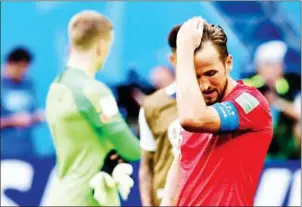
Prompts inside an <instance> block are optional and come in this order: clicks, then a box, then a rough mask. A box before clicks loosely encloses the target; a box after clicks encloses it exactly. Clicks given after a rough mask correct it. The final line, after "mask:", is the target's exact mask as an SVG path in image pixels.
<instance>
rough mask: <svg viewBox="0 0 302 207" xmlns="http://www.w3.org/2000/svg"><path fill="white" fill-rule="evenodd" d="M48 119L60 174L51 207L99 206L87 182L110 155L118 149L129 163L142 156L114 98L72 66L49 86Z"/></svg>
mask: <svg viewBox="0 0 302 207" xmlns="http://www.w3.org/2000/svg"><path fill="white" fill-rule="evenodd" d="M46 117H47V122H48V125H49V128H50V131H51V134H52V137H53V140H54V145H55V148H56V156H57V173H58V182H56V183H55V184H54V186H53V187H52V189H51V193H50V194H51V195H50V198H48V203H47V205H49V206H52V205H60V206H64V205H69V206H98V205H99V204H98V203H97V202H96V201H95V200H94V198H93V190H92V189H91V188H90V186H89V181H90V179H91V178H92V177H93V176H94V175H96V174H97V173H98V172H99V171H100V169H101V168H102V167H103V163H104V159H105V157H106V155H107V153H108V152H109V151H111V150H112V149H115V150H116V151H117V152H118V154H120V155H121V156H122V157H123V158H124V159H126V160H129V161H134V160H138V159H139V158H140V149H139V142H138V139H137V138H136V137H135V136H134V135H133V134H132V132H131V131H130V130H129V128H128V126H127V125H126V123H125V121H124V120H123V118H122V117H121V115H120V113H119V111H118V107H117V104H116V101H115V98H114V96H113V95H112V93H111V91H110V90H109V88H108V87H106V86H105V85H104V84H102V83H100V82H98V81H96V80H95V79H92V78H90V77H89V76H87V75H86V74H85V73H84V72H83V71H81V70H78V69H72V68H68V69H67V70H66V71H65V72H63V73H62V74H61V75H59V76H58V77H57V78H56V80H55V81H54V82H53V83H52V84H51V86H50V89H49V92H48V96H47V101H46ZM104 190H105V189H104Z"/></svg>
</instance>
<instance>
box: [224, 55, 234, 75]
mask: <svg viewBox="0 0 302 207" xmlns="http://www.w3.org/2000/svg"><path fill="white" fill-rule="evenodd" d="M232 67H233V57H232V55H229V56H228V57H227V58H226V60H225V68H226V70H227V73H229V72H231V70H232Z"/></svg>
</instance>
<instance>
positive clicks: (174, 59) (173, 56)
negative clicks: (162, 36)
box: [169, 52, 176, 68]
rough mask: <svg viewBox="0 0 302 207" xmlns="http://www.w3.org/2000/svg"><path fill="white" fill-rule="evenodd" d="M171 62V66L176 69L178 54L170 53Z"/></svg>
mask: <svg viewBox="0 0 302 207" xmlns="http://www.w3.org/2000/svg"><path fill="white" fill-rule="evenodd" d="M169 61H170V63H171V65H172V66H173V67H174V68H175V67H176V53H175V52H171V53H170V55H169Z"/></svg>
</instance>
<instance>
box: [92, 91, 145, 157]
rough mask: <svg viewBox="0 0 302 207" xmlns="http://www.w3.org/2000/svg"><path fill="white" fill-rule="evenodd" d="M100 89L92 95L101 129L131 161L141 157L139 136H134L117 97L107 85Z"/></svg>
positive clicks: (104, 135)
mask: <svg viewBox="0 0 302 207" xmlns="http://www.w3.org/2000/svg"><path fill="white" fill-rule="evenodd" d="M98 89H99V91H96V92H95V93H93V95H92V96H90V98H89V99H90V100H91V102H92V103H93V105H94V108H95V109H96V113H97V117H98V122H99V126H98V128H99V131H100V134H101V136H102V137H105V138H107V139H108V140H109V141H110V142H111V143H112V145H113V147H114V149H115V150H116V151H117V153H118V154H119V155H120V156H122V157H123V158H124V159H126V160H129V161H134V160H138V159H139V158H140V147H139V141H138V138H137V137H135V136H134V134H133V133H132V131H131V130H130V128H129V127H128V125H127V124H126V122H125V120H124V119H123V117H122V115H121V114H120V112H119V109H118V106H117V103H116V100H115V97H114V96H113V94H112V93H111V91H110V90H109V89H108V88H106V87H104V86H103V87H99V88H98Z"/></svg>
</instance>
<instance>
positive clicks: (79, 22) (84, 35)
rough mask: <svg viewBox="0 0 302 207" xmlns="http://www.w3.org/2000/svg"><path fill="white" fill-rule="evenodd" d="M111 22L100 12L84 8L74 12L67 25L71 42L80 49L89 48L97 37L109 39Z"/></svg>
mask: <svg viewBox="0 0 302 207" xmlns="http://www.w3.org/2000/svg"><path fill="white" fill-rule="evenodd" d="M112 30H113V28H112V24H111V22H110V21H109V20H108V19H107V18H106V17H105V16H104V15H102V14H100V13H99V12H97V11H93V10H86V11H82V12H80V13H77V14H75V15H74V16H73V17H72V18H71V20H70V22H69V26H68V33H69V40H70V42H71V44H72V45H73V46H74V47H75V48H77V49H81V50H86V49H89V48H90V47H91V46H92V45H93V44H94V43H96V42H97V41H98V40H99V39H104V40H108V41H109V40H111V31H112Z"/></svg>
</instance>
